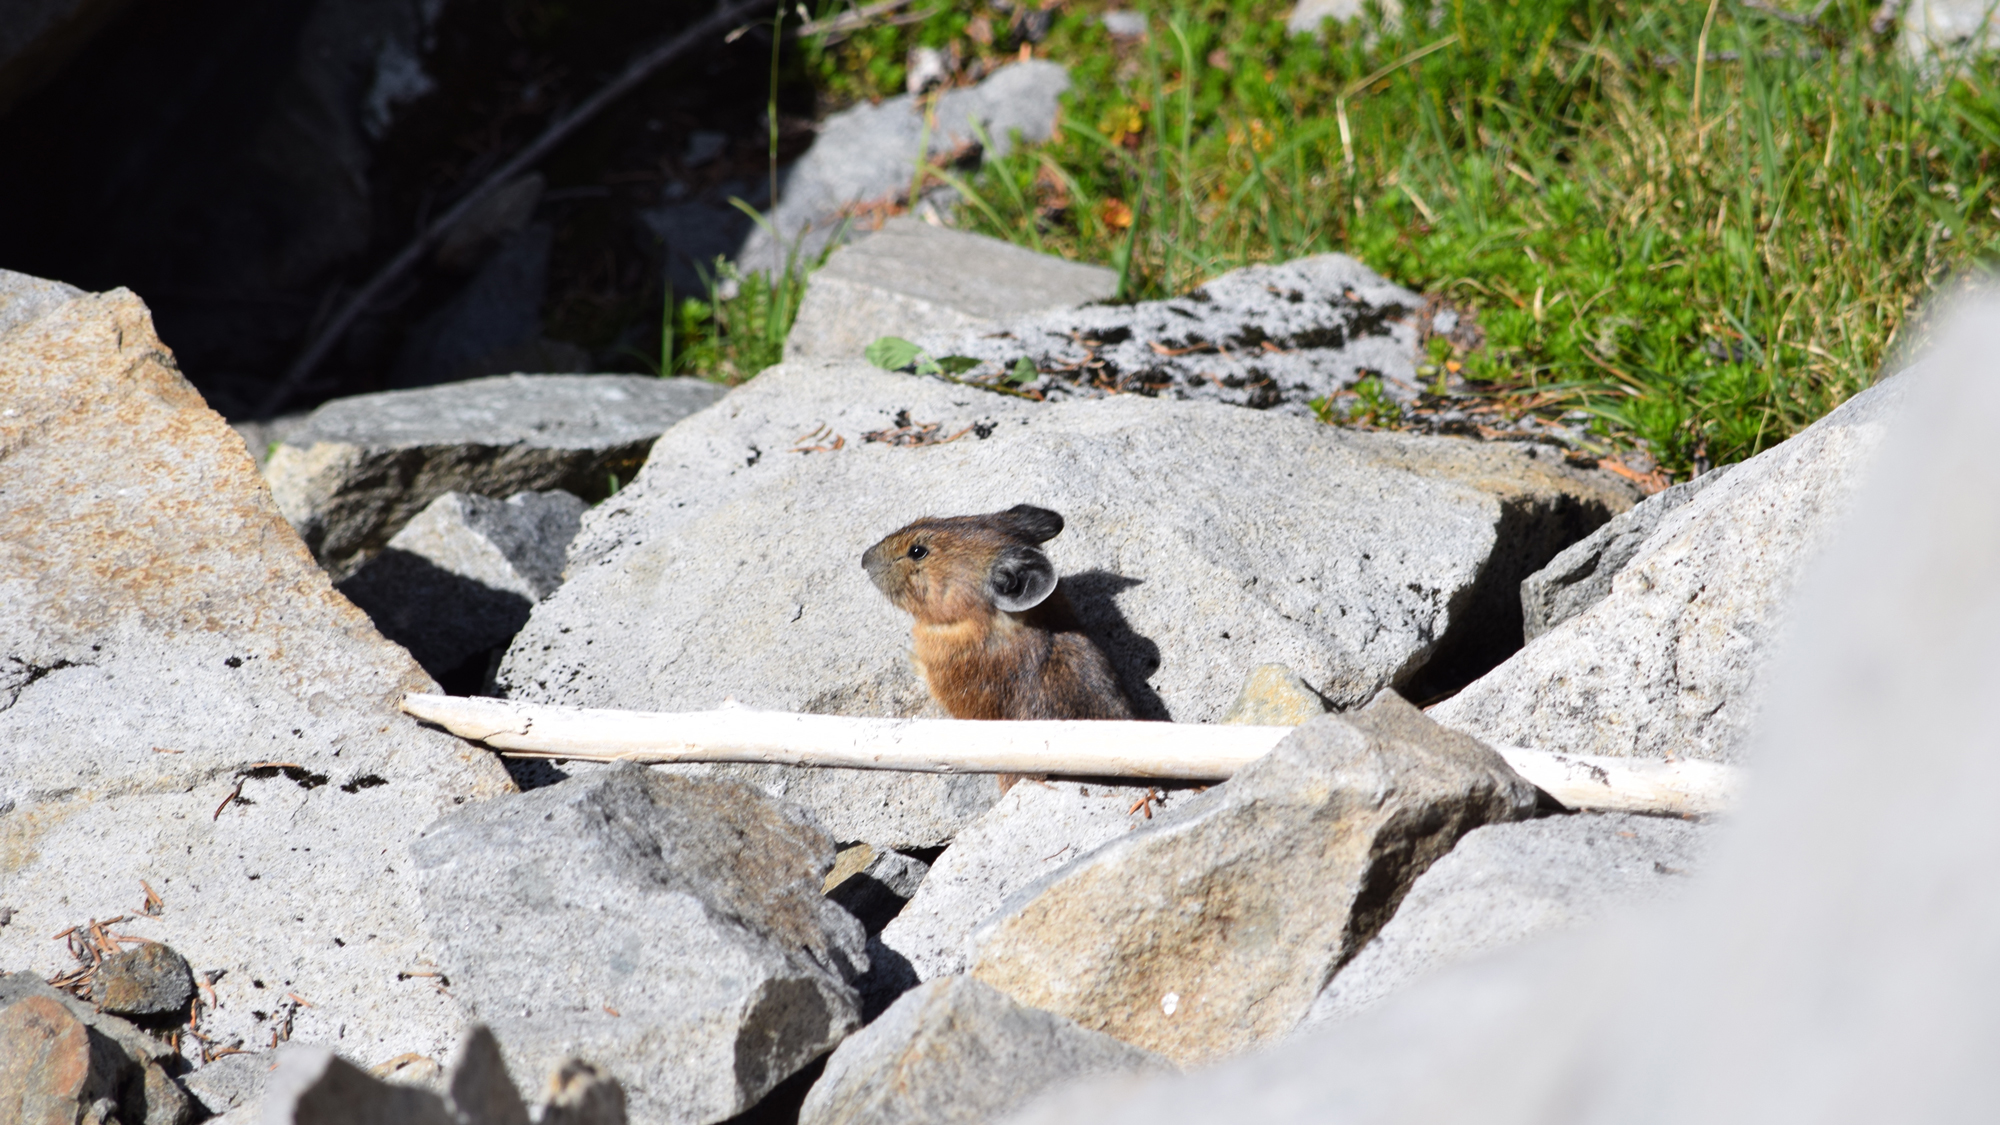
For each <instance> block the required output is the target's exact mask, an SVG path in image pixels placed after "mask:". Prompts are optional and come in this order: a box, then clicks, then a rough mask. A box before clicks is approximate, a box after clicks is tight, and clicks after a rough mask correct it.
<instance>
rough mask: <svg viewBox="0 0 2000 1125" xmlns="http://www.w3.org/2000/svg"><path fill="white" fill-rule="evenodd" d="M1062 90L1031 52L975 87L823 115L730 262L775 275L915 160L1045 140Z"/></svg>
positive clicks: (893, 193)
mask: <svg viewBox="0 0 2000 1125" xmlns="http://www.w3.org/2000/svg"><path fill="white" fill-rule="evenodd" d="M1067 89H1069V72H1068V71H1067V70H1065V69H1064V68H1063V67H1062V66H1060V65H1059V64H1057V63H1052V62H1048V61H1046V60H1040V59H1037V60H1033V61H1029V62H1023V63H1016V64H1014V65H1012V66H1004V67H1001V68H1000V69H999V70H996V71H994V72H993V73H992V74H990V75H988V76H987V77H986V79H985V80H984V81H982V82H980V83H979V84H978V85H977V86H971V87H960V88H957V89H951V90H945V91H942V92H940V93H939V94H938V95H937V97H936V99H935V100H927V101H925V102H919V101H917V99H915V98H913V97H910V96H908V95H904V96H902V97H895V98H885V99H883V100H882V101H881V102H880V103H877V104H874V105H869V104H866V103H864V104H861V105H857V106H854V107H852V108H850V109H846V110H842V111H841V112H839V113H835V114H832V115H830V116H829V117H828V118H827V119H826V120H825V121H823V122H821V123H820V126H819V134H818V136H817V137H815V138H814V140H813V143H812V147H811V148H809V149H807V150H806V153H805V155H804V156H801V157H800V158H799V159H798V161H797V162H796V163H795V164H793V165H792V166H791V169H790V171H789V172H788V173H787V175H786V176H785V184H784V195H783V196H782V197H781V198H780V199H779V200H778V202H777V206H776V207H774V208H772V209H771V212H770V214H769V215H768V216H767V218H768V220H769V225H768V226H767V225H766V224H764V223H759V224H757V225H756V226H755V227H754V228H752V230H751V232H750V236H749V238H747V239H745V240H744V243H743V246H742V248H741V250H740V251H739V252H738V253H737V254H736V255H735V258H736V261H737V264H738V265H740V266H742V268H743V269H744V270H746V271H759V272H770V273H781V272H783V271H784V269H785V264H786V261H787V259H788V258H793V257H796V260H797V261H799V262H801V263H806V262H811V261H813V260H815V259H816V258H817V257H818V256H819V254H820V252H821V251H822V250H823V249H824V248H825V247H826V244H827V243H828V242H829V241H830V240H831V239H832V238H833V236H834V235H835V234H837V233H838V232H839V231H840V229H841V227H842V225H843V224H844V223H848V222H850V221H851V220H849V219H848V217H847V216H848V215H850V214H852V212H853V210H854V205H856V204H866V203H877V202H888V201H893V200H895V199H898V198H900V197H901V196H903V195H904V194H905V193H907V192H908V190H909V187H910V177H911V175H912V174H913V173H914V172H915V171H916V166H917V162H918V161H919V160H920V159H923V158H926V157H928V158H930V159H933V160H936V159H940V158H945V159H948V158H949V157H950V156H951V155H953V154H955V153H959V152H964V151H966V150H968V149H971V148H973V147H974V146H978V147H980V148H985V149H987V151H990V152H991V153H992V154H993V155H995V156H1005V155H1006V154H1007V153H1008V152H1009V151H1010V150H1011V149H1012V146H1013V144H1014V138H1015V136H1016V135H1018V136H1019V137H1020V139H1021V140H1023V141H1027V142H1028V143H1030V144H1033V143H1035V142H1038V141H1045V140H1047V139H1048V138H1049V137H1050V136H1052V135H1053V134H1054V132H1055V127H1056V112H1057V104H1056V99H1057V98H1058V97H1060V96H1061V95H1062V93H1063V91H1065V90H1067ZM989 144H990V147H988V146H989ZM927 146H928V147H927Z"/></svg>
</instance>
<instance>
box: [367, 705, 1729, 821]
mask: <svg viewBox="0 0 2000 1125" xmlns="http://www.w3.org/2000/svg"><path fill="white" fill-rule="evenodd" d="M403 710H405V711H407V712H409V713H410V714H412V715H415V716H416V717H417V718H419V719H422V720H424V721H426V722H430V723H436V724H437V725H439V726H441V727H443V728H445V729H446V730H448V731H450V732H452V733H453V734H456V735H458V736H459V737H461V738H469V739H472V740H474V741H477V742H484V743H485V744H486V745H488V746H491V747H493V748H494V749H496V750H500V751H502V752H504V753H505V754H506V755H507V756H508V757H519V758H572V759H576V760H579V761H592V762H619V761H630V762H644V763H647V764H661V763H668V762H772V763H780V764H784V765H793V766H836V767H843V768H847V769H885V770H912V771H917V772H923V773H1022V774H1050V773H1054V774H1069V775H1072V776H1080V777H1133V778H1157V779H1174V780H1181V781H1221V780H1223V779H1225V778H1228V777H1229V776H1230V775H1231V774H1234V773H1235V772H1236V771H1237V770H1239V769H1241V768H1242V767H1244V766H1246V765H1248V764H1250V763H1251V762H1253V761H1255V760H1257V759H1258V758H1260V757H1262V756H1263V755H1264V754H1265V753H1266V752H1268V751H1269V750H1270V749H1271V748H1272V747H1273V746H1276V745H1277V744H1278V742H1279V740H1280V739H1282V738H1284V737H1285V736H1286V735H1288V734H1290V733H1291V732H1292V730H1293V729H1294V728H1292V727H1256V726H1229V725H1208V724H1197V723H1142V722H1115V721H1095V722H1083V721H1061V722H1057V721H1033V722H1005V723H981V722H965V721H961V720H958V719H870V718H853V717H849V716H844V715H798V714H792V713H790V712H784V711H752V710H748V709H744V708H729V709H723V710H719V711H683V712H676V713H659V712H646V711H602V710H588V709H584V708H578V707H550V706H544V705H538V704H531V703H517V702H514V701H512V700H505V699H479V698H467V697H463V696H450V695H415V694H412V695H408V696H405V697H404V699H403ZM1494 749H1495V750H1496V751H1498V752H1499V754H1500V755H1501V757H1503V758H1505V759H1506V760H1507V763H1508V764H1509V765H1511V766H1513V767H1514V770H1515V771H1516V772H1517V773H1519V774H1520V775H1521V776H1523V777H1525V778H1527V779H1528V780H1529V781H1531V782H1533V783H1534V784H1536V785H1538V786H1540V787H1541V788H1542V789H1543V790H1545V791H1546V792H1547V793H1548V794H1549V795H1550V796H1552V797H1554V798H1556V799H1557V800H1558V801H1561V802H1562V803H1564V804H1565V805H1569V806H1570V807H1572V808H1593V809H1625V810H1630V811H1641V812H1670V813H1684V814H1690V815H1699V814H1702V813H1710V812H1716V811H1719V810H1721V809H1724V808H1727V807H1728V806H1729V805H1731V804H1732V803H1734V799H1735V794H1736V790H1737V788H1738V785H1739V779H1738V771H1736V770H1734V769H1732V768H1730V767H1728V766H1719V765H1715V764H1713V763H1709V762H1691V761H1675V762H1661V761H1650V760H1641V759H1627V758H1594V757H1584V756H1581V755H1571V754H1550V753H1548V752H1546V751H1541V750H1528V749H1524V748H1522V747H1518V746H1496V747H1494Z"/></svg>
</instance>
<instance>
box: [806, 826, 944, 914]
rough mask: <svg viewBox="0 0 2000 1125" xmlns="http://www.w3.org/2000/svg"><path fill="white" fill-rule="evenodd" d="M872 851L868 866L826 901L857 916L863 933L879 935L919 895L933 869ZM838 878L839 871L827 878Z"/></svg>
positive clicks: (842, 880) (908, 858)
mask: <svg viewBox="0 0 2000 1125" xmlns="http://www.w3.org/2000/svg"><path fill="white" fill-rule="evenodd" d="M863 846H864V847H865V846H866V845H863ZM869 850H870V852H872V854H871V855H870V856H869V858H868V862H867V864H866V866H863V867H862V868H861V869H860V870H857V871H855V872H853V873H852V874H850V875H847V876H845V877H844V878H840V879H839V881H838V882H834V883H833V886H832V889H830V890H828V891H827V892H826V897H828V898H830V899H832V900H833V901H835V902H837V903H839V904H840V906H841V909H843V910H845V911H847V912H848V913H849V914H852V915H854V917H855V919H856V920H858V921H859V922H860V923H861V925H862V928H863V929H866V930H867V931H868V932H869V933H871V934H876V933H880V932H882V927H883V926H885V925H887V924H888V923H889V920H890V919H891V918H894V917H895V916H896V914H897V912H899V911H901V910H902V909H903V904H905V903H907V902H909V901H910V897H911V896H912V895H915V894H916V893H917V888H918V887H919V886H921V885H923V881H924V876H925V875H926V874H927V873H929V871H930V865H929V864H927V863H925V862H924V861H923V860H920V859H916V858H914V857H912V856H907V855H904V854H903V853H901V852H898V851H891V850H887V849H884V850H882V851H874V849H872V848H871V849H869ZM837 875H839V872H838V870H836V871H835V873H834V874H833V875H829V876H827V879H828V881H829V882H832V881H833V880H834V879H835V877H836V876H837Z"/></svg>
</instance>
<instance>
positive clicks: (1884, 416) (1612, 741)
mask: <svg viewBox="0 0 2000 1125" xmlns="http://www.w3.org/2000/svg"><path fill="white" fill-rule="evenodd" d="M1906 385H1907V383H1906V381H1905V380H1902V379H1899V378H1898V379H1888V380H1885V381H1883V382H1881V383H1878V384H1877V385H1876V386H1874V387H1872V388H1870V389H1868V390H1866V391H1863V392H1862V393H1861V394H1859V395H1856V396H1855V397H1854V398H1853V399H1852V400H1850V401H1849V402H1847V403H1846V404H1845V405H1843V406H1841V407H1840V408H1839V409H1838V410H1835V411H1834V412H1832V413H1831V414H1828V415H1827V416H1826V417H1824V418H1822V419H1820V420H1819V421H1818V422H1815V423H1813V424H1812V426H1810V427H1808V428H1807V429H1806V430H1805V431H1804V432H1803V433H1800V434H1799V435H1798V436H1796V437H1794V438H1792V439H1791V440H1789V441H1786V442H1784V443H1783V444H1781V445H1779V446H1777V447H1776V448H1773V449H1768V450H1765V451H1764V452H1763V453H1760V454H1758V455H1757V456H1755V457H1753V458H1751V459H1750V460H1748V461H1745V462H1743V463H1742V464H1741V465H1738V466H1737V467H1736V468H1735V469H1733V470H1732V471H1731V472H1730V473H1729V474H1728V475H1727V476H1725V477H1723V478H1722V479H1721V480H1719V481H1717V482H1715V483H1714V484H1712V485H1710V486H1708V487H1707V488H1705V489H1703V490H1702V491H1701V492H1700V493H1699V494H1698V495H1697V496H1695V498H1694V499H1693V500H1691V501H1689V502H1688V503H1686V504H1684V505H1682V506H1681V507H1679V508H1677V509H1675V510H1673V511H1672V512H1669V513H1667V515H1666V516H1665V517H1664V518H1663V519H1662V520H1661V521H1660V522H1659V525H1658V526H1657V527H1656V528H1655V529H1654V530H1653V533H1652V534H1651V535H1650V536H1648V537H1647V538H1646V540H1645V542H1644V543H1642V544H1641V545H1640V547H1639V549H1638V551H1637V553H1636V554H1634V555H1633V556H1632V559H1631V561H1630V562H1628V563H1627V564H1626V565H1625V567H1624V568H1623V569H1622V570H1620V571H1619V572H1618V573H1617V575H1616V576H1615V577H1613V578H1612V580H1611V593H1610V594H1608V595H1606V596H1605V597H1604V599H1603V600H1601V601H1599V602H1598V603H1597V604H1596V605H1594V606H1592V607H1591V608H1590V609H1589V610H1588V611H1586V612H1584V613H1583V614H1581V615H1580V616H1577V617H1573V618H1571V619H1570V620H1569V621H1567V622H1565V623H1563V624H1562V625H1561V626H1558V627H1557V628H1555V629H1551V630H1549V631H1548V632H1546V633H1543V634H1542V635H1541V636H1539V637H1537V638H1536V639H1535V641H1534V642H1533V643H1532V644H1530V645H1528V646H1527V647H1526V648H1524V649H1522V650H1521V651H1520V652H1519V653H1517V654H1515V655H1514V656H1513V657H1512V658H1510V659H1509V660H1508V661H1507V662H1506V663H1504V664H1502V665H1500V666H1499V667H1497V668H1495V669H1493V671H1491V672H1489V673H1488V674H1487V675H1485V676H1484V677H1482V678H1481V679H1480V680H1479V681H1478V682H1476V683H1474V684H1472V685H1471V686H1469V687H1467V688H1466V689H1465V690H1464V691H1463V692H1461V693H1459V694H1458V695H1457V696H1456V697H1454V698H1452V699H1450V700H1447V701H1446V702H1444V703H1442V704H1439V705H1438V707H1437V708H1436V709H1435V710H1434V711H1433V712H1432V716H1433V717H1434V718H1436V719H1437V720H1438V721H1439V722H1441V723H1444V724H1446V725H1448V726H1454V727H1457V728H1459V729H1461V730H1465V731H1468V732H1470V733H1472V734H1474V735H1477V736H1478V737H1480V738H1484V739H1487V740H1488V741H1491V742H1498V743H1504V744H1508V745H1514V746H1528V747H1535V748H1540V749H1547V750H1555V751H1562V752H1567V753H1574V754H1599V755H1605V756H1611V757H1620V756H1632V757H1653V758H1659V757H1668V756H1681V757H1690V758H1699V759H1703V760H1706V761H1720V762H1734V761H1738V760H1740V759H1741V757H1742V754H1743V748H1744V744H1745V741H1746V740H1747V738H1748V735H1749V732H1750V730H1751V727H1752V724H1753V723H1754V721H1755V718H1756V713H1757V707H1758V698H1759V696H1760V694H1761V686H1762V681H1763V671H1764V666H1765V665H1766V663H1767V662H1768V661H1769V658H1770V655H1771V652H1772V650H1773V647H1774V645H1775V643H1776V641H1777V638H1778V637H1779V635H1780V632H1781V630H1782V629H1783V626H1784V619H1785V610H1786V607H1787V605H1788V604H1789V602H1790V601H1791V595H1792V589H1793V587H1794V586H1795V585H1796V584H1797V582H1798V579H1799V576H1800V575H1801V574H1803V573H1804V571H1805V569H1806V566H1807V565H1808V564H1809V563H1810V562H1811V561H1812V559H1813V558H1814V556H1816V555H1817V554H1818V553H1819V551H1820V549H1821V548H1822V547H1823V546H1824V545H1825V543H1826V542H1827V541H1828V539H1829V537H1830V536H1831V535H1832V532H1833V529H1834V527H1835V526H1836V525H1837V523H1838V522H1839V520H1840V518H1841V517H1842V516H1843V515H1845V514H1846V512H1847V509H1848V507H1849V504H1850V503H1851V501H1852V499H1853V496H1854V493H1855V490H1856V488H1857V487H1858V486H1859V484H1860V480H1861V475H1862V472H1863V470H1864V469H1865V468H1866V467H1867V466H1868V464H1869V463H1870V462H1871V461H1872V460H1873V457H1874V453H1875V449H1876V446H1877V445H1879V444H1880V442H1881V439H1882V434H1883V432H1884V429H1885V428H1886V426H1887V423H1888V421H1889V419H1890V418H1891V417H1893V416H1894V415H1895V413H1896V411H1897V409H1898V408H1899V407H1900V405H1901V403H1902V401H1903V398H1904V390H1905V387H1906Z"/></svg>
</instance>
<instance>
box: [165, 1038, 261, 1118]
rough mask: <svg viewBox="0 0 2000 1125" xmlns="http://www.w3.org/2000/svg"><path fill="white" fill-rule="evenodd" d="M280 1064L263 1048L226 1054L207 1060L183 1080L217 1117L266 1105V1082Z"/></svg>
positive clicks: (204, 1105)
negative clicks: (261, 1049)
mask: <svg viewBox="0 0 2000 1125" xmlns="http://www.w3.org/2000/svg"><path fill="white" fill-rule="evenodd" d="M274 1065H276V1064H275V1063H274V1061H273V1060H272V1058H271V1056H270V1055H269V1054H267V1053H265V1052H262V1051H249V1052H244V1053H242V1054H236V1055H224V1056H222V1057H221V1058H219V1059H216V1060H215V1061H214V1062H209V1063H203V1064H202V1065H201V1066H200V1067H199V1068H197V1069H195V1070H194V1071H192V1072H190V1073H189V1074H188V1075H187V1076H186V1077H184V1078H182V1079H181V1084H182V1085H183V1086H186V1087H187V1091H188V1093H189V1094H191V1095H193V1096H194V1100H195V1101H197V1102H199V1103H200V1104H201V1107H202V1108H203V1109H205V1110H207V1111H208V1112H209V1113H211V1114H214V1115H216V1116H221V1115H222V1114H225V1113H229V1112H231V1111H233V1110H237V1109H248V1110H251V1111H254V1110H256V1109H257V1108H258V1107H259V1106H261V1105H263V1104H264V1085H265V1082H266V1081H267V1080H268V1079H269V1078H270V1075H271V1068H272V1067H273V1066H274Z"/></svg>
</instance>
